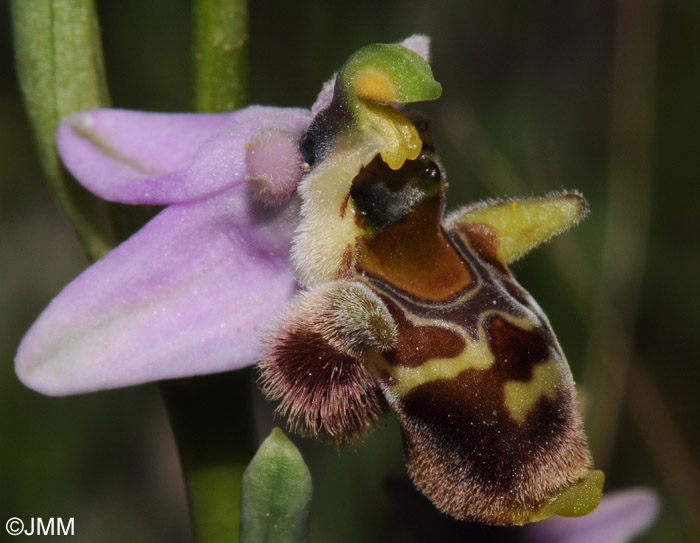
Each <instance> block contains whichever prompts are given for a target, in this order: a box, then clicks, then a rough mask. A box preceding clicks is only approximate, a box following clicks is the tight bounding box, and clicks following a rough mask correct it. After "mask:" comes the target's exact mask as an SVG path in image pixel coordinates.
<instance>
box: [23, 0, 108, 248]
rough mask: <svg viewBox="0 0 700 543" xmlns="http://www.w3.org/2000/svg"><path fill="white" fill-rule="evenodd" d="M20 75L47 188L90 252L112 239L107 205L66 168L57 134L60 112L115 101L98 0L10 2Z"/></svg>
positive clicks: (61, 113) (63, 113)
mask: <svg viewBox="0 0 700 543" xmlns="http://www.w3.org/2000/svg"><path fill="white" fill-rule="evenodd" d="M10 7H11V12H12V26H13V38H14V46H15V56H16V64H17V75H18V77H19V82H20V86H21V88H22V93H23V95H24V103H25V107H26V109H27V113H28V115H29V120H30V122H31V125H32V129H33V131H34V138H35V142H36V148H37V153H38V157H39V161H40V162H41V166H42V168H43V170H44V174H45V175H46V178H47V180H48V182H49V186H50V187H51V190H52V191H53V193H54V195H55V197H56V198H57V200H58V202H59V204H60V206H61V208H62V209H63V211H64V212H65V214H66V216H67V218H68V220H69V221H70V223H71V224H72V225H73V228H74V229H75V231H76V234H77V236H78V239H79V240H80V242H81V244H82V245H83V248H84V249H85V251H86V253H87V254H88V256H89V257H90V258H91V259H93V260H95V259H97V258H99V257H100V256H102V255H103V254H105V253H106V252H107V251H108V250H109V249H111V247H112V246H113V245H114V236H113V233H112V229H111V225H110V222H109V214H108V212H107V211H108V204H107V202H105V201H103V200H101V199H100V198H98V197H96V196H93V195H92V194H90V193H89V192H88V191H86V190H85V189H83V188H82V187H81V186H80V185H79V184H78V183H77V182H76V181H75V180H74V179H73V178H72V177H71V176H70V175H69V174H68V173H67V172H66V171H65V169H64V168H63V167H62V166H61V162H60V160H59V158H58V155H57V153H56V146H55V142H54V134H55V132H56V127H57V126H58V122H59V121H60V120H61V118H63V117H65V116H66V115H69V114H71V113H74V112H76V111H80V110H83V109H90V108H95V107H103V106H106V105H107V104H108V103H109V97H108V93H107V84H106V77H105V72H104V62H103V60H102V49H101V45H100V36H99V28H98V24H97V16H96V13H95V6H94V5H93V2H92V0H46V1H41V2H28V1H26V0H12V3H11V4H10Z"/></svg>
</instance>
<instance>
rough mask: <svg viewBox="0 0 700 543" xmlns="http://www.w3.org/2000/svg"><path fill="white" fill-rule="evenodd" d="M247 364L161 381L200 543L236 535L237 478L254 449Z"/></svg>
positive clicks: (232, 538)
mask: <svg viewBox="0 0 700 543" xmlns="http://www.w3.org/2000/svg"><path fill="white" fill-rule="evenodd" d="M250 381H251V380H250V370H239V371H235V372H230V373H224V374H219V375H205V376H201V377H193V378H190V379H180V380H174V381H165V382H162V383H161V384H160V390H161V394H162V395H163V400H164V402H165V405H166V408H167V410H168V416H169V418H170V424H171V425H172V428H173V433H174V435H175V441H176V442H177V446H178V449H179V453H180V462H181V464H182V469H183V472H184V475H185V480H186V483H187V494H188V499H189V502H190V514H191V516H192V524H193V529H194V533H195V540H196V541H198V542H199V543H224V542H227V543H230V542H232V541H238V532H239V510H240V495H241V480H242V477H243V471H244V470H245V468H246V465H247V464H248V462H249V461H250V459H251V457H252V456H253V454H254V453H255V443H254V432H253V425H252V417H251V407H250V406H251V402H250V384H251V383H250Z"/></svg>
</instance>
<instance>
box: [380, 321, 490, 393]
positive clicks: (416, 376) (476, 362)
mask: <svg viewBox="0 0 700 543" xmlns="http://www.w3.org/2000/svg"><path fill="white" fill-rule="evenodd" d="M478 337H479V339H478V340H477V341H474V340H468V341H466V346H465V348H464V351H462V352H461V353H460V354H459V355H458V356H456V357H454V358H433V359H431V360H428V361H427V362H425V363H423V364H421V365H420V366H418V367H415V368H410V367H405V366H393V365H391V364H389V363H388V362H387V361H386V359H385V358H384V357H383V356H382V355H381V354H378V353H371V355H370V356H369V361H370V362H371V363H373V364H374V365H375V366H376V367H377V368H378V369H380V370H384V371H386V372H387V373H388V374H389V375H391V377H392V378H393V379H394V383H395V384H393V386H392V387H391V390H392V392H394V393H395V394H397V395H399V396H404V395H406V394H408V393H409V392H410V391H411V390H413V389H414V388H416V387H417V386H419V385H422V384H425V383H429V382H431V381H435V380H436V379H452V378H454V377H457V375H459V374H460V373H462V372H463V371H465V370H470V369H475V370H485V369H488V368H489V367H490V366H492V365H493V363H494V362H495V358H494V356H493V353H492V352H491V349H489V345H488V341H487V340H486V333H485V332H484V330H483V328H482V327H481V326H479V332H478Z"/></svg>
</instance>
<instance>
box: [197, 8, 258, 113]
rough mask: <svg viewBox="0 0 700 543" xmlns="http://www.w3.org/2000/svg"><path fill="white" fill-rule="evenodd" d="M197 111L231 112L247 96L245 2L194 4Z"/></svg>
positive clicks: (240, 105)
mask: <svg viewBox="0 0 700 543" xmlns="http://www.w3.org/2000/svg"><path fill="white" fill-rule="evenodd" d="M193 30H194V32H193V36H194V44H193V45H194V46H193V55H194V106H195V111H200V112H220V111H231V110H234V109H238V108H240V107H243V106H245V104H246V102H247V98H248V96H247V94H248V90H247V89H248V4H247V2H246V1H245V0H195V2H194V29H193Z"/></svg>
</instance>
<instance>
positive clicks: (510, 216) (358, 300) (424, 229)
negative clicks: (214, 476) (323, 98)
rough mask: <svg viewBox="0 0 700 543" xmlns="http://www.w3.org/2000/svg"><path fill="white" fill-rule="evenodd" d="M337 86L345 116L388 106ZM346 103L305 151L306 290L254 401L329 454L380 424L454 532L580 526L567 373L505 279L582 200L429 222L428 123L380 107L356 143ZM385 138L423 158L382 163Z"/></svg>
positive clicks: (285, 322) (440, 202) (561, 197)
mask: <svg viewBox="0 0 700 543" xmlns="http://www.w3.org/2000/svg"><path fill="white" fill-rule="evenodd" d="M353 70H355V72H353V73H356V76H355V79H353V80H352V81H353V85H355V86H356V87H358V88H361V89H362V92H357V96H355V97H354V99H355V100H359V101H362V100H370V101H371V100H372V99H373V98H372V97H376V96H379V95H381V96H389V95H392V96H393V94H391V93H392V92H394V91H395V89H393V88H392V87H391V84H390V80H389V79H387V78H386V77H384V75H382V73H380V72H377V71H376V70H369V71H367V70H364V68H363V67H362V65H361V64H358V65H357V66H354V67H353ZM344 73H345V72H343V70H341V72H340V75H339V78H340V77H342V76H343V74H344ZM380 75H381V76H382V77H379V76H380ZM339 81H340V82H339V83H337V84H336V90H338V85H342V81H341V80H340V79H339ZM348 88H349V87H348ZM348 88H345V87H343V88H341V89H340V92H338V93H337V94H336V97H335V98H334V101H333V102H332V103H331V105H330V106H329V107H328V109H327V110H324V112H322V114H321V115H319V117H318V118H319V119H320V120H319V121H318V123H316V124H315V125H312V127H311V129H310V130H309V133H307V136H306V138H305V141H304V145H305V151H306V152H308V155H309V161H310V162H312V163H313V168H312V170H311V172H310V173H309V174H308V175H307V176H306V177H305V179H304V180H303V181H302V184H301V186H300V187H299V192H300V195H301V197H302V215H303V218H302V224H301V226H300V229H299V236H298V238H297V240H296V242H295V243H296V247H295V264H296V266H297V269H298V271H299V277H300V279H301V281H302V284H303V285H304V286H305V287H306V288H307V289H309V290H308V291H307V292H305V293H303V294H301V295H300V296H299V298H298V299H297V301H295V302H294V303H293V304H292V305H291V306H290V308H289V310H288V311H287V313H286V315H285V317H284V318H283V319H282V321H281V323H280V325H279V326H278V328H277V330H276V331H275V332H274V333H273V334H272V338H271V340H270V343H269V349H268V351H267V352H266V353H265V355H264V356H263V358H262V361H261V369H262V380H263V388H264V390H265V392H266V393H267V394H268V396H269V397H270V398H272V399H279V400H282V402H281V410H282V411H283V412H284V413H286V414H287V415H288V416H289V421H290V424H291V425H292V427H293V428H295V429H296V430H298V431H300V432H301V433H303V434H307V435H316V434H319V433H322V434H326V435H327V436H329V437H330V438H331V439H332V440H334V441H335V442H336V443H338V444H342V443H344V442H346V441H349V440H352V439H354V438H356V437H358V436H359V437H361V436H362V435H364V434H365V433H366V432H367V431H369V430H370V429H371V428H372V427H374V425H376V424H377V421H378V420H379V417H380V415H381V413H382V411H383V410H384V409H385V408H386V407H387V406H388V407H389V408H391V409H392V410H393V411H394V413H395V414H396V417H397V419H398V421H399V423H400V425H401V428H402V431H403V437H404V444H405V451H406V456H407V464H408V470H409V474H410V476H411V478H412V480H413V482H414V483H415V485H416V486H417V487H418V488H419V489H420V490H421V491H422V492H423V493H424V494H425V495H426V496H427V497H428V498H429V499H430V500H431V501H432V502H433V503H434V504H435V505H436V506H437V507H438V508H439V509H440V510H442V511H443V512H445V513H447V514H449V515H451V516H453V517H455V518H457V519H462V520H473V521H479V522H484V523H489V524H501V525H509V524H522V523H525V522H530V521H535V520H540V519H542V518H546V517H548V516H551V515H553V514H559V515H565V516H579V515H583V514H586V513H588V512H590V511H591V510H593V509H594V508H595V507H596V506H597V504H598V501H599V500H600V495H601V491H602V484H603V475H602V473H601V472H599V471H593V470H592V469H591V464H592V462H591V458H590V454H589V452H588V448H587V445H586V439H585V436H584V433H583V429H582V422H581V416H580V414H579V408H578V403H577V398H576V392H575V388H574V383H573V379H572V376H571V373H570V370H569V367H568V364H567V362H566V359H565V357H564V354H563V353H562V351H561V348H560V346H559V344H558V342H557V340H556V337H555V336H554V333H553V331H552V329H551V326H550V324H549V322H548V320H547V317H546V316H545V315H544V313H543V312H542V310H541V309H540V307H539V306H538V305H537V303H536V302H535V301H534V300H533V299H532V297H531V296H530V295H529V294H528V293H527V292H526V291H525V290H524V289H523V288H522V287H521V286H520V285H519V284H518V283H517V282H516V281H515V279H514V278H513V276H512V275H511V273H510V271H509V269H508V265H509V264H511V263H512V262H514V261H515V260H517V259H518V258H520V257H522V256H524V255H525V254H526V253H527V252H528V251H530V250H531V249H532V248H534V247H536V246H538V245H540V244H541V243H543V242H545V241H547V240H548V239H550V238H551V237H553V236H554V235H556V234H558V233H560V232H562V231H564V230H566V229H567V228H569V227H570V226H572V225H574V224H576V223H577V222H578V221H579V220H580V219H581V218H582V217H583V216H584V215H585V213H586V211H587V208H586V203H585V200H584V199H583V198H582V197H581V196H580V195H578V194H576V193H561V194H553V195H550V196H547V197H545V198H538V199H526V200H506V201H493V202H486V203H480V204H476V205H473V206H468V207H466V208H463V209H460V210H457V211H456V212H454V213H452V214H451V215H449V216H448V217H447V219H446V220H445V219H444V217H443V212H444V193H445V188H446V183H445V180H444V175H443V173H442V169H441V167H440V164H439V162H438V158H437V155H436V153H435V151H434V149H433V148H432V143H431V140H430V136H429V133H428V130H427V123H426V122H425V121H424V120H423V119H421V118H419V117H415V116H413V117H408V116H404V115H403V114H402V113H400V112H399V111H397V110H394V109H393V108H390V106H386V105H382V107H383V108H385V109H386V108H387V107H389V108H390V109H391V114H390V115H389V114H388V113H387V114H386V115H388V116H387V119H389V120H386V119H385V120H383V121H381V122H380V121H377V120H376V119H375V117H372V116H369V117H367V119H370V118H371V119H373V120H372V123H369V121H367V122H368V123H369V124H368V126H370V128H368V129H367V130H368V133H370V134H372V136H371V137H370V136H367V137H363V136H362V134H363V132H362V130H358V131H357V132H352V131H349V132H348V129H347V126H348V125H347V122H346V121H347V119H346V121H343V122H341V121H342V120H343V119H344V118H345V117H347V116H348V115H351V113H350V112H351V111H354V110H353V109H352V108H349V107H348V104H349V103H350V102H344V101H343V97H344V96H347V93H348V92H349V91H348ZM355 91H357V88H356V89H355ZM365 91H366V92H365ZM390 91H391V92H390ZM344 93H345V94H344ZM338 97H340V98H338ZM375 109H376V108H374V106H372V107H370V108H369V110H372V111H375ZM380 109H381V108H380ZM377 111H379V109H377ZM385 113H386V112H385ZM367 115H369V114H367ZM373 115H374V113H373ZM380 116H381V115H380ZM399 117H400V118H401V121H400V122H399V120H397V119H398V118H399ZM409 119H410V121H409ZM360 120H361V119H360ZM375 121H376V122H375ZM385 121H386V123H389V124H387V125H386V126H389V125H391V126H395V127H397V126H403V125H404V124H405V123H407V122H410V123H412V124H411V126H412V127H413V128H412V132H415V133H417V134H419V135H420V140H421V141H422V147H421V148H420V149H419V150H418V151H417V152H414V151H411V152H410V153H407V154H405V155H403V154H401V153H402V152H398V154H396V153H395V152H394V151H395V150H394V151H392V153H394V154H393V155H392V157H394V158H395V157H396V156H399V155H401V156H402V158H401V160H400V161H397V160H394V159H393V158H392V160H388V159H387V154H386V153H383V152H381V151H380V150H379V148H378V147H373V144H372V142H373V141H375V140H374V139H373V138H375V137H376V134H377V132H376V126H378V124H377V123H379V124H381V123H384V122H385ZM355 122H357V123H360V121H358V120H356V121H355ZM324 123H325V124H324ZM392 123H393V124H392ZM360 124H361V123H360ZM324 126H325V128H323V127H324ZM373 127H374V128H373ZM396 130H397V131H399V132H400V130H399V129H398V128H396ZM379 147H381V146H379ZM412 148H413V147H412ZM319 195H324V197H320V196H319Z"/></svg>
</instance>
